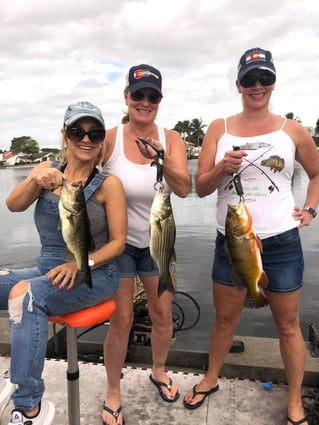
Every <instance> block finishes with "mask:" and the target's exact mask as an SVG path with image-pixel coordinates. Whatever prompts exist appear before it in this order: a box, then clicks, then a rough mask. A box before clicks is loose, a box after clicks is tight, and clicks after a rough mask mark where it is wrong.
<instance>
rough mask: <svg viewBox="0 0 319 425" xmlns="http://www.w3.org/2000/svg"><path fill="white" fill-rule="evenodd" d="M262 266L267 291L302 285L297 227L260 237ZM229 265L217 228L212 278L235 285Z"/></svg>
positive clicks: (301, 256)
mask: <svg viewBox="0 0 319 425" xmlns="http://www.w3.org/2000/svg"><path fill="white" fill-rule="evenodd" d="M262 246H263V252H262V254H261V259H262V264H263V269H264V271H265V273H266V274H267V276H268V281H269V283H268V287H267V289H266V290H268V291H272V292H293V291H296V290H297V289H300V288H301V287H302V284H303V270H304V258H303V252H302V246H301V240H300V235H299V230H298V228H297V227H296V228H294V229H291V230H288V231H287V232H283V233H280V234H279V235H276V236H272V237H270V238H266V239H263V240H262ZM231 270H232V266H231V263H230V261H229V257H228V254H227V253H226V251H225V236H224V235H223V234H222V233H220V232H218V231H217V236H216V240H215V256H214V261H213V269H212V279H213V281H214V282H218V283H221V284H223V285H228V286H234V285H233V283H232V277H231V274H232V273H231Z"/></svg>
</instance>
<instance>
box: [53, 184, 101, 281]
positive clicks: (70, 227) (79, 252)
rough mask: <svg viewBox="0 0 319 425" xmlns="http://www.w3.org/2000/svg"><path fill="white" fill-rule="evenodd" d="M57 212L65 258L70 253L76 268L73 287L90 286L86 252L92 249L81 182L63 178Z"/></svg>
mask: <svg viewBox="0 0 319 425" xmlns="http://www.w3.org/2000/svg"><path fill="white" fill-rule="evenodd" d="M59 213H60V227H61V231H62V235H63V239H64V242H65V243H66V246H67V253H66V258H68V257H69V256H70V253H71V255H72V256H73V258H74V259H75V261H76V264H77V269H78V271H77V275H76V278H75V282H74V286H73V287H74V288H77V287H78V286H79V285H81V284H82V283H86V284H87V285H88V286H89V287H90V288H92V277H91V270H90V267H89V262H88V252H89V250H92V249H93V241H92V237H91V233H90V225H89V219H88V215H87V211H86V204H85V199H84V193H83V186H82V183H81V182H75V183H68V182H67V180H66V179H63V183H62V188H61V194H60V201H59Z"/></svg>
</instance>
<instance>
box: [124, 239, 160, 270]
mask: <svg viewBox="0 0 319 425" xmlns="http://www.w3.org/2000/svg"><path fill="white" fill-rule="evenodd" d="M116 261H117V264H118V266H119V269H120V276H121V277H134V276H136V275H137V274H138V275H139V276H159V270H158V268H157V267H156V266H155V264H154V263H153V261H152V259H151V255H150V249H149V247H147V248H137V247H135V246H133V245H129V244H126V246H125V251H124V252H123V254H121V255H120V256H119V257H117V259H116Z"/></svg>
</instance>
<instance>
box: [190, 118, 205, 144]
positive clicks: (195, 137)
mask: <svg viewBox="0 0 319 425" xmlns="http://www.w3.org/2000/svg"><path fill="white" fill-rule="evenodd" d="M190 127H191V131H192V133H191V138H192V142H194V143H195V144H196V146H201V144H202V142H203V138H204V131H203V128H205V127H207V125H206V124H203V120H202V119H201V118H194V119H192V122H191V124H190Z"/></svg>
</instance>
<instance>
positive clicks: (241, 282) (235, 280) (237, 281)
mask: <svg viewBox="0 0 319 425" xmlns="http://www.w3.org/2000/svg"><path fill="white" fill-rule="evenodd" d="M231 280H232V283H233V284H234V285H235V286H236V287H237V288H238V289H240V290H241V289H244V288H247V285H246V284H245V282H244V280H243V279H242V278H241V277H240V276H238V274H237V273H236V272H235V270H234V269H232V273H231Z"/></svg>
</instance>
